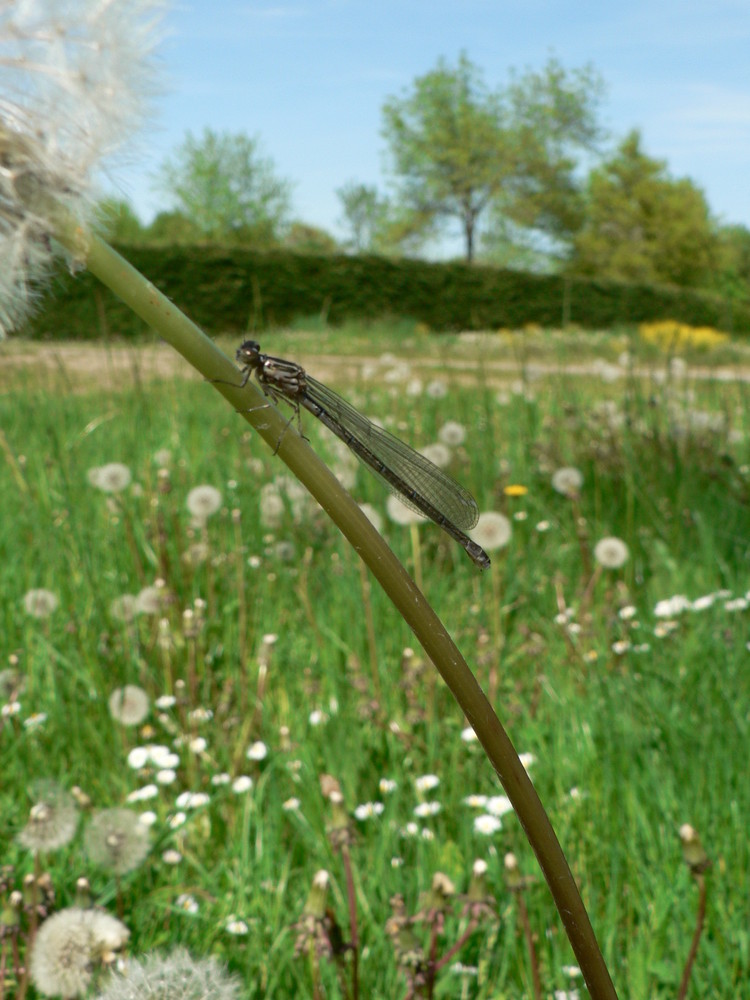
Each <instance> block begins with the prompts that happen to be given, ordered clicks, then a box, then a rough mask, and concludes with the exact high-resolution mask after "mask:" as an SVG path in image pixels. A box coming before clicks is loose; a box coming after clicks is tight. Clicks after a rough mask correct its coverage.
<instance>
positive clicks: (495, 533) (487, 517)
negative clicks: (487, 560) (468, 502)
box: [469, 510, 513, 552]
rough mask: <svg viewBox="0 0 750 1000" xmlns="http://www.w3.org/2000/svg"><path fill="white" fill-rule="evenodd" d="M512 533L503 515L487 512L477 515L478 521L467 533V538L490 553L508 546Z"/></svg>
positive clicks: (491, 511)
mask: <svg viewBox="0 0 750 1000" xmlns="http://www.w3.org/2000/svg"><path fill="white" fill-rule="evenodd" d="M512 531H513V529H512V528H511V523H510V521H509V520H508V518H507V517H506V516H505V514H500V513H499V512H498V511H494V510H488V511H485V512H484V513H483V514H480V515H479V520H478V521H477V523H476V526H475V527H474V528H473V529H472V530H471V531H470V532H469V536H470V537H471V538H472V539H473V540H474V541H475V542H476V543H477V544H478V545H481V546H482V548H483V549H486V550H487V551H488V552H492V551H494V550H495V549H502V548H504V547H505V546H506V545H507V544H508V542H509V541H510V536H511V534H512Z"/></svg>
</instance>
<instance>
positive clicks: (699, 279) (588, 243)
mask: <svg viewBox="0 0 750 1000" xmlns="http://www.w3.org/2000/svg"><path fill="white" fill-rule="evenodd" d="M717 249H718V248H717V239H716V235H715V231H714V226H713V223H712V221H711V217H710V213H709V208H708V204H707V202H706V199H705V197H704V195H703V192H702V191H701V190H700V189H699V188H697V187H696V186H695V185H694V184H693V182H692V181H691V180H689V179H687V178H682V179H678V180H675V179H673V178H671V177H670V176H669V174H668V173H667V168H666V163H665V162H664V161H662V160H654V159H652V158H651V157H649V156H647V155H646V154H645V153H644V152H643V150H642V149H641V137H640V134H639V132H638V131H637V130H634V131H632V132H630V134H629V135H627V136H626V137H625V139H624V140H623V141H622V143H621V144H620V146H619V147H618V149H617V151H616V152H615V154H614V156H613V157H612V158H611V159H609V160H608V161H607V162H605V163H604V164H602V166H601V167H598V168H596V169H594V170H592V171H591V173H590V175H589V180H588V186H587V191H586V221H585V223H584V225H583V228H582V229H581V231H580V233H579V234H578V236H577V237H576V240H575V246H574V252H573V257H572V260H571V269H572V270H573V271H576V272H578V273H581V274H589V275H597V276H600V277H607V278H619V279H622V280H625V281H658V282H666V283H669V284H675V285H702V284H703V285H705V284H707V283H709V282H710V280H711V276H712V273H713V271H714V268H715V265H716V260H717Z"/></svg>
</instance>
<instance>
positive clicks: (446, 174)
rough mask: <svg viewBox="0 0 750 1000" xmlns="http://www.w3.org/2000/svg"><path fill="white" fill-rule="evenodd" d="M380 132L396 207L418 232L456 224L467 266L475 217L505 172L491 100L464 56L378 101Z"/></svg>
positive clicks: (499, 120)
mask: <svg viewBox="0 0 750 1000" xmlns="http://www.w3.org/2000/svg"><path fill="white" fill-rule="evenodd" d="M382 131H383V136H384V138H385V140H386V142H387V143H388V146H389V148H390V156H391V160H392V168H393V173H394V174H395V176H396V177H397V178H398V185H399V191H398V195H399V199H400V201H401V203H402V204H403V205H404V206H405V207H406V208H407V210H409V211H410V213H411V214H412V215H413V217H414V219H417V220H420V219H421V220H423V221H424V224H425V225H427V224H428V223H430V222H432V221H433V220H436V219H446V218H457V219H459V221H460V223H461V227H462V230H463V235H464V241H465V248H466V259H467V260H471V259H472V258H473V256H474V243H475V235H476V228H477V222H478V220H479V217H480V215H481V214H482V212H483V211H484V210H485V209H486V208H487V205H488V204H489V203H490V201H491V200H492V199H493V198H494V197H495V196H496V195H497V194H498V192H499V191H500V188H501V185H502V183H503V180H504V178H505V177H506V176H507V173H508V169H509V163H508V160H507V157H506V156H505V155H504V147H503V136H504V127H503V112H502V107H501V104H500V100H499V98H498V97H497V95H495V94H492V93H490V91H488V90H487V88H486V86H485V84H484V81H483V79H482V77H481V74H480V72H479V70H478V69H477V68H476V67H475V66H474V65H473V64H472V63H471V61H470V60H469V59H468V57H467V56H466V55H465V54H462V55H461V57H460V58H459V62H458V66H457V67H456V68H455V69H453V68H451V67H450V66H448V65H447V63H446V62H445V61H444V60H442V59H441V60H440V61H439V63H438V66H437V68H436V69H434V70H432V71H431V72H429V73H427V74H425V76H422V77H418V78H417V79H416V80H415V81H414V84H413V87H412V89H411V91H410V92H409V93H406V94H405V95H404V96H402V97H392V98H389V99H388V100H387V101H386V102H385V104H384V106H383V130H382Z"/></svg>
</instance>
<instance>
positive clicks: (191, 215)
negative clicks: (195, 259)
mask: <svg viewBox="0 0 750 1000" xmlns="http://www.w3.org/2000/svg"><path fill="white" fill-rule="evenodd" d="M156 187H157V189H158V190H159V191H160V192H161V193H162V194H163V195H164V196H165V197H166V198H167V199H169V202H170V203H171V206H172V208H173V209H175V210H176V211H178V212H180V213H181V214H182V215H183V216H185V218H187V219H188V220H189V221H190V222H191V223H192V224H193V225H194V226H195V229H196V230H197V231H198V233H200V234H201V236H202V237H203V238H204V239H208V240H212V241H223V242H225V241H230V242H243V243H256V244H260V245H268V244H269V243H273V242H276V241H278V240H279V239H280V236H281V234H282V232H283V229H284V227H285V224H286V222H287V219H288V215H289V208H290V185H289V183H288V181H285V180H282V179H281V178H279V177H278V176H277V175H276V169H275V166H274V164H273V162H272V161H271V160H270V159H266V158H264V157H262V156H261V155H260V153H259V148H258V141H257V139H252V138H250V137H249V136H246V135H243V134H241V133H236V134H235V133H231V132H214V131H213V130H212V129H209V128H206V129H204V131H203V135H202V136H200V137H196V136H194V135H192V133H190V132H188V134H187V136H186V137H185V140H184V141H183V143H182V144H181V145H180V146H179V147H178V149H177V150H176V151H175V153H174V154H173V156H171V157H168V158H167V159H166V160H165V161H164V163H163V164H162V166H161V168H160V170H159V172H158V174H157V177H156Z"/></svg>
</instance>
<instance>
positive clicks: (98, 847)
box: [84, 809, 151, 875]
mask: <svg viewBox="0 0 750 1000" xmlns="http://www.w3.org/2000/svg"><path fill="white" fill-rule="evenodd" d="M84 840H85V843H86V849H87V851H88V854H89V857H90V858H91V860H92V861H93V862H94V864H97V865H99V866H101V867H102V868H105V869H107V870H108V871H111V872H114V874H115V875H124V874H125V872H129V871H132V870H133V869H134V868H137V867H138V866H139V865H140V864H141V862H142V861H143V860H144V859H145V857H146V855H147V854H148V852H149V848H150V846H151V843H150V840H151V838H150V836H149V832H148V828H147V827H145V826H143V824H142V823H141V822H140V819H139V817H138V816H137V815H136V813H134V812H131V811H130V809H102V810H101V812H98V813H95V814H94V815H93V816H92V818H91V822H90V823H89V825H88V827H87V828H86V832H85V835H84Z"/></svg>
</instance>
